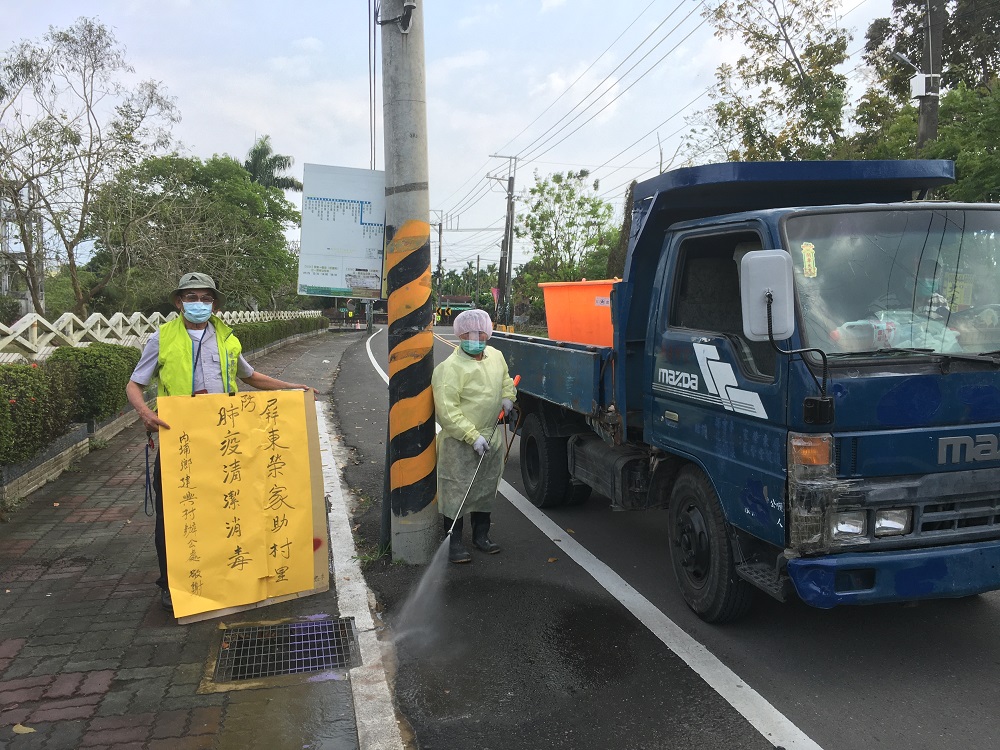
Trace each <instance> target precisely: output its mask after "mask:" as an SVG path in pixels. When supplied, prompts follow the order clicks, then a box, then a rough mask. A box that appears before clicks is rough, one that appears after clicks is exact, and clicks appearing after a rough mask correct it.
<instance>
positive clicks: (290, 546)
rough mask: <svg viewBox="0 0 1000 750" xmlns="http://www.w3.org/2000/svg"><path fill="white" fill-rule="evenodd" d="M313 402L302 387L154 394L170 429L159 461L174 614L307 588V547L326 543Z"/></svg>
mask: <svg viewBox="0 0 1000 750" xmlns="http://www.w3.org/2000/svg"><path fill="white" fill-rule="evenodd" d="M314 404H315V402H314V399H313V395H312V393H311V392H305V391H251V392H248V393H238V394H236V395H233V396H230V395H228V394H212V395H198V396H194V397H191V396H168V397H164V398H160V399H158V401H157V408H158V411H159V415H160V417H161V418H162V419H163V421H165V422H166V423H167V424H169V425H170V429H169V430H161V431H160V465H161V470H162V472H163V514H164V526H165V528H166V539H167V578H168V580H169V583H170V594H171V597H172V598H173V602H174V614H175V615H176V616H177V617H178V618H183V617H185V616H189V615H195V614H199V613H203V612H210V611H213V610H220V609H227V608H231V607H237V606H240V605H248V604H253V603H255V602H261V601H264V600H269V599H275V598H279V597H287V596H288V595H291V594H296V593H298V592H303V591H308V590H311V589H314V588H315V584H316V580H314V567H315V564H314V559H315V558H316V555H315V554H314V552H315V551H316V549H317V548H318V547H319V546H322V548H323V550H324V551H325V550H326V549H327V547H326V545H325V544H324V543H323V542H322V540H319V539H317V537H319V536H320V534H319V533H314V531H320V530H321V529H322V527H320V529H314V526H319V524H317V523H316V520H317V519H316V515H317V514H316V513H315V512H314V510H315V508H314V505H315V504H316V503H314V500H315V499H316V495H317V482H316V481H315V479H316V477H318V476H319V474H320V472H321V467H320V466H319V450H318V445H319V440H318V435H317V430H316V416H315V406H314ZM318 495H319V498H318V499H319V501H320V504H321V502H322V482H321V481H320V482H319V483H318ZM322 536H323V537H324V538H325V533H323V534H322ZM317 541H318V542H320V544H319V545H317V544H316V542H317Z"/></svg>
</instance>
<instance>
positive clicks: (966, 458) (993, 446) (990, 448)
mask: <svg viewBox="0 0 1000 750" xmlns="http://www.w3.org/2000/svg"><path fill="white" fill-rule="evenodd" d="M949 449H950V450H949ZM949 453H950V454H951V460H950V461H949V460H948V456H949ZM998 459H1000V451H998V450H997V436H996V435H976V436H975V438H973V437H972V436H971V435H959V436H957V437H947V438H938V460H937V462H938V464H947V463H952V464H962V463H971V462H973V461H996V460H998Z"/></svg>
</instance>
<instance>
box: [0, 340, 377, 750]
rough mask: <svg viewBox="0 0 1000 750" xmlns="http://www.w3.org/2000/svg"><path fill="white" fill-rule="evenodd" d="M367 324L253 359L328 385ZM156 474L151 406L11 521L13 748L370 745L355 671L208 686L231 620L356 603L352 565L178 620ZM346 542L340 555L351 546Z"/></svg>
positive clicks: (7, 668) (4, 735)
mask: <svg viewBox="0 0 1000 750" xmlns="http://www.w3.org/2000/svg"><path fill="white" fill-rule="evenodd" d="M361 335H362V334H361V333H357V334H355V333H342V334H335V333H325V334H322V335H320V336H313V337H308V338H303V339H300V340H298V341H295V342H292V343H290V344H288V345H286V346H284V347H282V348H280V349H277V350H274V351H272V352H269V353H267V354H264V355H262V356H260V357H256V358H254V359H252V361H253V364H254V365H255V367H258V368H259V369H260V370H261V371H263V372H265V373H267V374H269V375H272V376H275V377H279V378H282V379H285V380H291V381H293V382H305V383H310V384H312V385H314V386H315V387H316V388H318V389H319V390H320V392H321V393H325V392H327V391H328V390H329V389H330V387H331V384H332V382H333V379H334V377H335V371H336V367H337V364H338V362H339V360H340V356H341V354H342V353H343V351H344V350H345V349H346V348H347V346H348V345H349V344H351V343H353V342H356V341H357V340H359V338H360V336H361ZM321 400H322V397H321ZM327 429H328V430H332V427H328V428H327ZM144 483H145V451H144V433H143V431H142V427H141V423H138V422H137V423H135V424H134V425H133V426H131V427H129V428H127V429H125V430H124V431H123V432H121V433H119V434H118V435H117V436H116V437H114V438H112V439H111V440H109V441H108V442H107V445H106V446H105V447H103V448H102V449H100V450H95V451H92V452H91V453H90V454H89V455H87V456H86V457H84V458H83V459H82V460H80V461H79V463H77V464H76V465H74V466H73V467H71V469H70V470H69V471H67V472H66V473H64V474H63V475H62V476H61V477H59V478H58V479H57V480H55V481H53V482H50V483H49V484H47V485H46V486H44V487H43V488H41V489H39V490H38V491H36V492H34V493H33V494H32V495H31V496H30V497H28V498H27V499H26V500H25V501H24V504H23V505H22V506H21V507H20V508H19V509H18V510H17V511H16V512H15V513H13V514H12V515H11V516H10V518H9V522H8V523H4V524H0V748H10V749H11V750H21V749H22V748H25V749H27V748H46V749H47V750H69V749H70V748H89V749H93V750H97V749H99V748H116V749H121V750H124V748H141V749H142V750H161V749H162V750H195V749H196V748H214V749H216V750H223V749H229V748H231V749H232V750H237V749H240V750H248V749H250V748H261V749H262V750H263V749H264V748H266V749H268V750H275V749H279V750H280V749H282V748H324V749H327V750H354V749H355V748H360V747H361V745H360V743H359V739H358V730H357V726H356V714H355V703H354V698H353V693H352V682H351V677H350V675H349V674H348V673H346V672H340V673H328V674H324V675H320V676H319V677H318V678H317V676H316V675H315V674H312V675H306V676H303V677H302V678H301V682H298V683H297V684H291V685H289V684H281V685H270V684H269V683H268V680H266V679H265V680H262V681H260V682H259V683H258V684H259V685H260V686H259V687H255V688H253V689H232V690H222V691H219V692H199V685H200V684H201V683H202V681H203V678H204V677H205V672H206V664H208V663H209V662H210V660H211V659H212V658H213V657H214V656H215V654H216V653H217V652H218V650H219V647H220V639H221V635H220V629H219V628H220V622H225V624H226V625H230V626H232V625H238V624H246V623H259V622H261V621H264V620H267V621H274V620H282V619H285V618H296V617H303V616H317V615H328V616H330V617H337V616H340V615H344V616H353V615H354V614H355V613H354V612H342V611H341V607H340V602H338V596H337V591H336V588H335V583H336V575H333V576H331V589H330V591H328V592H325V593H322V594H317V595H313V596H308V597H303V598H301V599H296V600H293V601H289V602H284V603H281V604H275V605H271V606H268V607H265V608H260V609H256V610H250V611H246V612H242V613H240V614H238V615H232V616H228V617H225V618H220V619H214V620H208V621H205V622H200V623H195V624H191V625H185V626H180V625H177V624H176V623H175V621H174V620H173V618H172V617H171V616H169V615H168V614H167V613H166V612H164V611H163V610H162V609H161V606H160V597H159V593H158V592H159V590H158V589H157V588H156V587H155V585H154V581H155V580H156V577H157V572H156V570H157V566H156V555H155V551H154V549H153V519H152V518H150V517H148V516H146V515H145V513H144V511H143V490H144ZM332 554H333V558H334V568H335V569H336V568H337V565H338V562H337V558H338V554H343V551H342V550H341V551H338V549H336V548H334V549H333V550H332ZM348 554H349V555H353V554H354V551H353V549H351V550H350V552H349V553H348ZM365 614H366V615H367V613H365ZM283 679H284V680H285V681H286V682H287V681H288V680H289V678H287V677H286V678H283ZM366 679H367V678H366ZM292 681H293V682H295V679H294V678H292ZM15 728H17V731H15ZM24 730H33V731H29V732H25V733H20V732H22V731H24Z"/></svg>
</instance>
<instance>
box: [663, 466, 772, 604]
mask: <svg viewBox="0 0 1000 750" xmlns="http://www.w3.org/2000/svg"><path fill="white" fill-rule="evenodd" d="M667 523H668V531H669V535H670V560H671V563H672V564H673V568H674V575H675V576H676V578H677V583H678V585H679V586H680V589H681V593H682V594H683V596H684V601H685V602H687V605H688V606H689V607H690V608H691V609H692V610H694V612H695V614H697V615H698V616H699V617H700V618H701V619H703V620H704V621H705V622H714V623H722V622H729V621H731V620H736V619H738V618H740V617H742V616H743V615H745V614H746V613H747V611H749V609H750V604H751V601H752V599H753V589H752V588H751V587H750V584H748V583H747V582H746V581H744V580H743V579H742V578H740V577H739V576H738V575H737V574H736V566H735V562H734V560H733V552H732V549H731V547H730V546H729V537H728V534H727V525H726V519H725V516H724V515H723V513H722V506H721V505H720V504H719V498H718V497H717V496H716V494H715V490H714V489H713V488H712V485H711V483H710V482H709V481H708V479H707V478H706V477H705V475H704V474H703V473H702V472H701V471H700V470H698V469H696V468H693V467H687V468H685V469H683V470H682V471H681V472H680V474H678V476H677V479H676V480H675V481H674V489H673V492H671V494H670V508H669V510H668V518H667Z"/></svg>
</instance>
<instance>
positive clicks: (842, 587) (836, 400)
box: [491, 161, 1000, 622]
mask: <svg viewBox="0 0 1000 750" xmlns="http://www.w3.org/2000/svg"><path fill="white" fill-rule="evenodd" d="M953 179H954V165H953V164H952V163H951V162H947V161H893V162H887V161H869V162H835V161H829V162H787V163H729V164H712V165H707V166H701V167H692V168H685V169H678V170H674V171H671V172H667V173H665V174H662V175H660V176H658V177H655V178H653V179H650V180H647V181H645V182H642V183H640V184H638V185H637V186H636V188H635V191H634V205H633V207H632V217H633V218H632V225H631V227H632V228H631V236H630V238H629V247H628V256H627V261H626V267H625V273H624V277H623V279H622V281H620V282H617V283H615V284H614V286H613V287H612V292H611V313H612V326H613V341H614V344H613V346H610V347H600V346H592V345H586V344H579V343H572V342H563V341H554V340H550V339H543V338H535V337H530V336H522V335H517V334H496V335H495V337H494V341H493V342H491V343H493V344H494V345H495V346H496V347H497V348H498V349H500V350H501V351H502V352H503V353H504V355H505V356H506V358H507V360H508V363H509V366H510V371H511V372H517V373H520V375H521V384H520V387H519V396H518V403H519V406H520V408H521V410H522V411H523V421H522V422H521V423H520V428H519V432H520V461H521V471H522V477H523V480H524V487H525V491H526V494H527V496H528V498H529V499H530V500H531V501H532V502H533V503H534V504H535V505H537V506H539V507H551V506H557V505H561V504H572V503H577V502H580V501H582V500H583V499H585V498H586V497H587V496H588V495H589V494H590V492H591V490H594V491H596V492H598V493H600V494H602V495H604V496H606V497H607V498H610V501H611V504H612V506H613V507H614V508H616V509H625V510H633V509H635V510H638V509H651V508H661V509H666V512H667V514H668V523H667V528H668V535H669V538H668V539H666V540H664V541H665V543H666V544H668V545H669V548H670V554H671V561H672V567H673V572H674V575H675V577H676V579H677V583H678V585H679V586H680V589H681V591H682V592H683V596H684V599H685V601H686V602H687V603H688V605H689V606H690V607H691V609H693V610H694V611H695V612H696V613H697V614H698V615H699V616H700V617H701V618H703V619H704V620H706V621H708V622H725V621H728V620H732V619H735V618H737V617H739V616H741V615H743V614H744V613H745V612H746V611H747V610H748V608H749V607H750V604H751V599H752V597H753V596H754V595H755V591H756V590H758V589H759V590H762V591H764V592H766V593H767V594H770V595H771V596H773V597H775V598H777V599H779V600H782V601H784V600H786V599H787V598H788V597H790V596H792V595H793V593H794V594H795V595H797V596H798V597H800V598H801V599H802V600H803V601H805V602H806V603H808V604H810V605H813V606H816V607H822V608H829V607H834V606H838V605H842V604H870V603H880V602H896V601H909V600H918V599H927V598H940V597H964V596H972V595H976V594H979V593H982V592H985V591H990V590H993V589H997V588H1000V371H998V367H1000V206H997V205H991V204H960V203H945V202H937V201H930V200H926V196H927V195H928V192H929V191H930V190H932V189H933V188H935V187H939V186H941V185H945V184H947V183H949V182H951V181H953ZM605 304H606V302H605Z"/></svg>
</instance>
